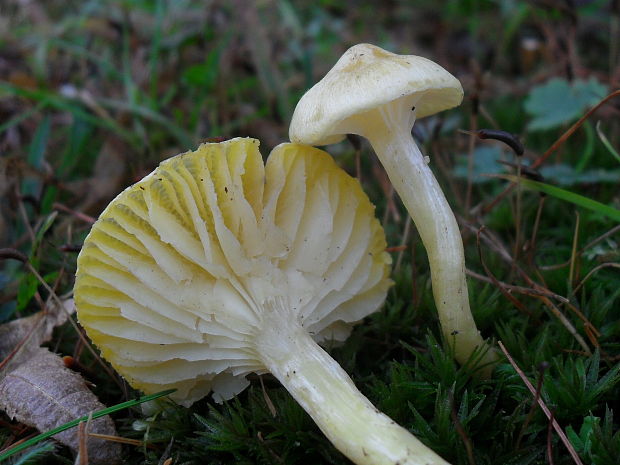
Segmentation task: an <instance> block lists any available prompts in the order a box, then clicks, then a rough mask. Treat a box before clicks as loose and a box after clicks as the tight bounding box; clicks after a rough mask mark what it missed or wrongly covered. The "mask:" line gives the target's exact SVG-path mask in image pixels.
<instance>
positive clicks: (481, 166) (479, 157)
mask: <svg viewBox="0 0 620 465" xmlns="http://www.w3.org/2000/svg"><path fill="white" fill-rule="evenodd" d="M502 154H503V152H502V150H501V149H500V148H499V147H497V146H492V145H480V146H478V147H476V149H475V150H474V154H473V156H474V160H473V166H472V179H471V180H472V182H473V183H474V184H482V183H488V182H492V181H493V179H491V178H489V177H488V176H486V175H488V174H501V173H505V172H506V170H505V168H504V166H503V165H502V164H501V163H498V160H501V159H502ZM468 164H469V157H468V156H467V154H463V155H459V156H458V157H457V159H456V165H455V167H454V171H453V174H454V176H456V177H457V178H461V179H467V177H468V176H469V166H468Z"/></svg>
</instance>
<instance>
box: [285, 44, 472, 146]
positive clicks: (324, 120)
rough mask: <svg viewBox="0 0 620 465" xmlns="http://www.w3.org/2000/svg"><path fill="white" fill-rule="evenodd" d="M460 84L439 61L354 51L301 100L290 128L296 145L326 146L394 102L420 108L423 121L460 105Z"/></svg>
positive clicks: (373, 49)
mask: <svg viewBox="0 0 620 465" xmlns="http://www.w3.org/2000/svg"><path fill="white" fill-rule="evenodd" d="M462 100H463V88H462V86H461V83H460V82H459V81H458V79H456V78H455V77H454V76H453V75H452V74H450V73H449V72H448V71H446V70H445V69H444V68H442V67H441V66H439V65H438V64H437V63H435V62H433V61H431V60H429V59H427V58H424V57H419V56H415V55H397V54H394V53H391V52H388V51H386V50H383V49H382V48H380V47H377V46H375V45H371V44H358V45H354V46H353V47H351V48H349V49H348V50H347V51H346V52H345V53H344V54H343V55H342V57H340V59H339V60H338V61H337V62H336V64H335V65H334V67H333V68H332V69H331V70H330V71H329V72H328V73H327V74H326V75H325V77H323V79H322V80H321V81H319V82H318V83H317V84H315V85H314V86H313V87H312V88H311V89H310V90H308V91H307V92H306V93H305V94H304V96H303V97H302V98H301V100H300V101H299V103H298V104H297V107H295V112H294V113H293V118H292V120H291V125H290V129H289V137H290V139H291V141H293V142H297V143H302V144H310V145H326V144H332V143H335V142H338V141H340V140H341V139H342V138H343V137H344V135H346V134H347V129H349V128H348V124H347V120H348V119H349V118H351V117H360V118H364V114H365V113H367V112H370V111H372V110H376V109H378V108H380V107H381V106H382V105H386V104H391V105H398V106H402V108H404V109H405V110H406V111H411V109H412V107H413V106H415V108H416V117H417V118H423V117H425V116H430V115H433V114H435V113H439V112H440V111H444V110H447V109H449V108H453V107H456V106H458V105H460V103H461V101H462Z"/></svg>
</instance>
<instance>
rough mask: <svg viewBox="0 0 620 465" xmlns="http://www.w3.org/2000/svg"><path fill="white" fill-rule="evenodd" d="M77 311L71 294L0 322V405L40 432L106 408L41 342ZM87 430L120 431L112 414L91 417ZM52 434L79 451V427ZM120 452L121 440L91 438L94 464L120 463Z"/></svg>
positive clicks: (111, 432)
mask: <svg viewBox="0 0 620 465" xmlns="http://www.w3.org/2000/svg"><path fill="white" fill-rule="evenodd" d="M74 311H75V307H74V305H73V299H69V300H66V301H64V302H63V306H62V307H60V306H59V305H53V306H50V308H49V310H47V311H45V312H39V313H37V314H35V315H32V316H29V317H26V318H20V319H18V320H14V321H11V322H10V323H6V324H4V325H1V326H0V363H1V365H0V366H1V367H2V368H1V369H0V409H2V410H4V411H5V412H6V413H7V415H8V416H9V417H11V418H13V419H15V420H17V421H19V422H20V423H23V424H26V425H29V426H33V427H35V428H37V429H38V430H39V431H42V432H43V431H48V430H50V429H53V428H56V427H58V426H60V425H63V424H65V423H67V422H69V421H71V420H74V419H75V418H79V417H82V416H85V415H88V414H89V413H90V412H93V411H96V410H101V409H103V408H105V406H104V405H103V404H101V403H100V402H99V401H98V400H97V397H96V396H95V395H94V394H93V393H92V392H91V391H90V390H89V389H88V387H87V386H86V384H85V383H84V380H83V379H82V377H81V376H80V375H79V374H78V373H76V372H74V371H72V370H69V369H68V368H66V367H65V365H64V362H63V360H62V358H61V357H60V356H58V355H56V354H53V353H52V352H50V351H49V350H48V349H46V348H43V347H40V345H41V344H42V343H43V342H46V341H48V340H49V339H50V338H51V336H52V332H53V330H54V328H55V327H56V326H59V325H61V324H63V323H65V321H66V320H67V318H69V316H70V315H71V314H72V313H73V312H74ZM89 432H92V433H97V434H104V435H108V436H116V435H117V433H116V429H115V428H114V423H113V422H112V419H111V418H110V417H109V416H106V417H102V418H98V419H96V420H94V421H92V422H91V424H90V426H89ZM54 438H55V439H56V440H58V441H60V442H61V443H63V444H65V445H66V446H69V447H71V448H72V449H73V450H74V451H75V452H77V450H78V435H77V430H76V429H69V430H66V431H63V432H62V433H58V434H57V435H55V436H54ZM120 453H121V449H120V445H119V444H117V443H113V442H108V441H105V440H103V439H100V438H93V437H91V438H89V440H88V458H89V463H90V464H114V463H120V461H121V458H120V457H121V455H120Z"/></svg>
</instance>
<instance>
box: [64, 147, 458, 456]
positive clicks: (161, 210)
mask: <svg viewBox="0 0 620 465" xmlns="http://www.w3.org/2000/svg"><path fill="white" fill-rule="evenodd" d="M373 213H374V207H373V206H372V204H371V203H370V201H369V200H368V198H367V197H366V196H365V195H364V193H363V191H362V189H361V187H360V185H359V183H358V182H357V180H355V179H353V178H351V177H350V176H348V175H347V174H346V173H344V171H342V170H341V169H340V168H338V167H337V165H336V164H335V163H334V162H333V160H332V159H331V157H329V155H327V154H326V153H325V152H322V151H320V150H318V149H314V148H311V147H308V146H301V145H296V144H282V145H280V146H278V147H277V148H276V149H274V151H273V152H272V153H271V155H270V157H269V159H268V161H267V163H266V165H263V161H262V158H261V155H260V153H259V151H258V141H256V140H253V139H233V140H231V141H227V142H224V143H220V144H203V145H201V146H200V147H199V148H198V150H196V151H195V152H188V153H185V154H182V155H179V156H176V157H173V158H171V159H169V160H166V161H164V162H163V163H162V164H161V165H160V166H159V167H158V168H157V169H156V170H155V171H154V172H153V173H151V174H150V175H148V176H147V177H145V178H144V179H143V180H141V181H139V182H138V183H137V184H135V185H133V186H131V187H129V188H128V189H126V190H125V191H124V192H122V193H121V194H119V195H118V196H117V197H116V199H114V200H113V201H112V202H111V203H110V205H109V206H108V207H107V208H106V209H105V210H104V212H103V213H102V214H101V216H100V217H99V219H98V221H97V222H96V223H95V225H94V226H93V228H92V230H91V232H90V234H89V235H88V237H87V238H86V240H85V243H84V247H83V249H82V251H81V253H80V255H79V257H78V271H77V277H76V284H75V302H76V305H77V309H78V316H79V319H80V323H81V324H82V325H83V326H84V328H85V329H86V331H87V333H88V335H89V336H90V338H91V339H92V341H93V342H94V343H95V344H96V345H97V346H98V347H99V348H100V350H101V352H102V354H103V356H104V357H105V358H106V359H107V360H108V361H110V363H112V365H113V366H114V367H115V368H116V369H117V370H118V371H119V372H120V373H121V374H122V375H123V376H124V377H125V378H126V379H127V380H128V381H129V382H130V383H131V384H132V385H133V386H134V387H136V388H138V389H141V390H143V391H145V392H147V393H151V392H155V391H159V390H162V389H167V388H176V389H177V391H176V392H175V393H174V394H173V396H172V397H173V398H174V399H175V400H176V401H177V402H179V403H181V404H183V405H190V404H191V403H193V402H194V401H196V400H198V399H200V398H202V397H204V396H205V395H207V394H208V393H209V392H210V391H213V392H214V397H215V398H216V399H219V400H221V399H229V398H231V397H232V396H233V395H235V394H237V393H238V392H240V391H242V390H243V389H245V387H247V385H248V381H247V380H246V378H245V376H246V375H247V374H249V373H252V372H255V373H266V372H271V373H272V374H273V375H274V376H275V377H276V378H278V379H279V380H280V382H281V383H282V384H283V385H284V386H285V387H286V389H287V390H288V391H289V392H290V393H291V394H292V395H293V397H294V398H295V399H296V400H297V401H298V402H299V403H300V404H301V406H302V407H303V408H304V409H305V410H306V411H307V412H308V413H309V414H310V416H311V417H312V418H313V419H314V421H315V422H316V423H317V425H318V426H319V428H320V429H321V430H322V431H323V432H324V433H325V435H326V436H327V437H328V438H329V439H330V441H331V442H332V443H333V444H334V445H335V446H336V447H337V448H338V449H339V450H340V451H341V452H342V453H343V454H345V455H346V456H347V457H349V458H350V459H351V460H353V461H354V462H355V463H358V464H391V465H393V464H394V463H400V464H403V465H404V464H422V463H424V464H446V462H445V461H444V460H442V459H441V458H440V457H439V456H437V455H436V454H435V453H434V452H432V451H431V450H430V449H428V448H427V447H425V446H424V445H423V444H422V443H421V442H420V441H419V440H417V439H416V438H415V437H414V436H412V435H411V434H410V433H409V432H408V431H407V430H405V429H404V428H402V427H400V426H398V425H397V424H396V423H394V421H392V420H391V419H390V418H388V417H387V416H385V415H384V414H382V413H380V412H379V411H378V410H377V409H376V408H375V407H374V406H373V405H372V404H371V403H370V402H369V401H368V399H366V398H365V397H364V396H363V395H362V394H361V393H360V392H359V391H358V390H357V389H356V388H355V386H354V384H353V382H352V381H351V379H350V378H349V376H348V375H347V374H346V372H345V371H344V370H343V369H342V368H341V367H340V366H339V365H338V364H337V363H336V362H335V361H334V360H333V359H332V358H331V357H330V356H329V355H328V354H327V353H326V352H325V351H324V350H323V349H321V348H320V347H319V346H318V345H317V342H322V341H325V340H344V339H345V338H346V337H347V336H348V334H349V332H350V330H351V325H353V324H355V323H357V322H359V321H360V320H361V319H362V318H364V317H365V316H366V315H368V314H370V313H372V312H374V311H376V310H377V309H378V307H379V306H380V305H381V304H382V303H383V301H384V299H385V295H386V292H387V289H388V288H389V286H390V285H391V282H390V280H389V278H388V274H389V264H390V257H389V255H388V254H387V253H386V252H385V246H386V243H385V237H384V233H383V230H382V228H381V226H380V224H379V222H378V221H377V220H376V219H375V218H374V215H373Z"/></svg>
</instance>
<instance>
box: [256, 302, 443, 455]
mask: <svg viewBox="0 0 620 465" xmlns="http://www.w3.org/2000/svg"><path fill="white" fill-rule="evenodd" d="M272 303H273V302H272ZM269 306H271V307H272V308H271V309H270V310H272V311H270V312H268V313H270V314H280V316H279V317H277V318H274V320H273V322H274V323H275V322H277V323H275V324H264V325H262V326H263V330H262V331H261V333H260V334H259V335H258V336H257V338H256V344H257V352H258V353H259V354H261V359H262V362H263V363H264V364H265V367H266V368H267V369H268V370H269V371H270V372H271V373H272V374H273V375H274V376H275V377H276V378H278V380H280V382H281V383H282V384H283V385H284V387H285V388H286V389H287V391H288V392H290V393H291V395H292V396H293V397H294V398H295V400H296V401H297V402H298V403H299V404H300V405H301V406H302V407H303V408H304V410H305V411H306V412H307V413H308V414H309V415H310V416H311V417H312V419H313V420H314V421H315V423H316V424H317V425H318V426H319V428H320V429H321V431H322V432H323V433H324V434H325V436H327V438H328V439H329V440H330V441H331V442H332V444H334V446H335V447H336V448H337V449H338V450H339V451H340V452H342V453H343V454H344V455H346V456H347V457H348V458H349V459H350V460H352V461H353V462H354V463H356V464H358V465H383V464H385V465H394V464H395V463H398V464H401V465H422V464H424V465H448V462H446V461H445V460H443V459H442V458H441V457H439V456H438V455H437V454H436V453H435V452H433V451H432V450H430V449H429V448H428V447H426V446H425V445H424V444H422V442H420V441H419V440H418V439H417V438H416V437H415V436H413V435H412V434H411V433H409V431H407V430H406V429H404V428H403V427H401V426H399V425H398V424H397V423H396V422H394V421H393V420H392V419H391V418H389V417H388V416H386V415H384V414H383V413H381V412H380V411H379V410H377V408H376V407H374V406H373V405H372V404H371V403H370V401H369V400H368V399H367V398H366V397H364V396H363V395H362V393H360V392H359V391H358V390H357V388H356V387H355V385H354V384H353V381H351V378H350V377H349V376H348V375H347V373H346V372H345V371H344V370H343V369H342V368H341V367H340V365H338V363H336V361H335V360H334V359H333V358H331V357H330V356H329V355H328V354H327V352H325V351H324V350H323V349H322V348H321V347H320V346H319V345H318V344H317V343H316V342H315V341H314V340H313V339H312V338H311V337H310V336H309V335H308V333H307V331H306V330H305V329H304V328H303V327H302V325H301V324H300V323H299V322H296V319H295V318H291V317H290V316H289V317H288V318H286V317H282V314H283V313H284V314H285V313H286V311H285V310H284V309H283V308H282V306H281V305H279V303H276V304H275V305H269ZM270 320H271V319H270ZM268 323H269V322H268Z"/></svg>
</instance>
